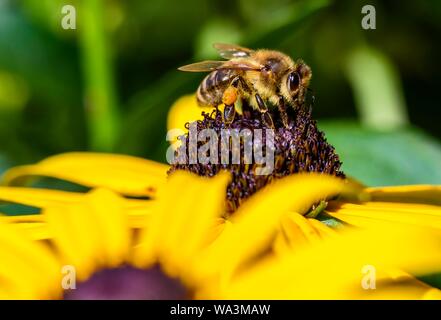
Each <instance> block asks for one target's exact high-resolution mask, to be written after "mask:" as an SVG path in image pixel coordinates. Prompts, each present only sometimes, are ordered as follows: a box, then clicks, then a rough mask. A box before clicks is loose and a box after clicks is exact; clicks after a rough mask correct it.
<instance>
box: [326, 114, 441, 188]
mask: <svg viewBox="0 0 441 320" xmlns="http://www.w3.org/2000/svg"><path fill="white" fill-rule="evenodd" d="M319 127H320V129H322V130H323V131H324V132H325V133H326V137H327V138H328V141H329V142H330V143H331V144H332V145H333V146H334V147H335V149H336V151H337V153H338V154H339V155H340V158H341V161H342V162H343V171H344V172H345V173H346V174H347V175H349V176H352V177H354V178H356V179H358V180H360V181H361V182H363V183H364V184H366V185H369V186H382V185H403V184H441V144H440V143H438V142H437V141H435V140H434V139H432V138H431V137H429V136H427V135H425V134H423V133H422V132H421V131H419V130H417V129H415V128H409V129H402V130H398V131H391V132H379V131H375V130H373V129H366V128H363V127H362V126H360V125H357V124H355V123H351V122H326V121H323V122H319Z"/></svg>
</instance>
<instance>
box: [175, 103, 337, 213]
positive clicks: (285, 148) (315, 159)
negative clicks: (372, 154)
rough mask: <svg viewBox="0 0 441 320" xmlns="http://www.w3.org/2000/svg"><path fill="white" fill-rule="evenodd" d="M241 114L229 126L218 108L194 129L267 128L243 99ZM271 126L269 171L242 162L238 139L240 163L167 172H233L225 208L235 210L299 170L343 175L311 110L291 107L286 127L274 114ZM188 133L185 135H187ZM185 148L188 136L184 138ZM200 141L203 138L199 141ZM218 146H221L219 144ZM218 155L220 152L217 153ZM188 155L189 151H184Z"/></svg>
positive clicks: (179, 167) (190, 166) (177, 167)
mask: <svg viewBox="0 0 441 320" xmlns="http://www.w3.org/2000/svg"><path fill="white" fill-rule="evenodd" d="M243 109H244V111H243V114H242V115H239V114H237V115H236V118H235V120H234V121H233V123H231V124H230V125H229V127H228V126H227V125H226V124H225V123H224V121H223V119H222V113H221V112H220V111H217V110H216V111H214V112H212V113H211V114H207V113H203V117H204V119H203V120H200V121H197V130H198V132H200V130H203V129H207V128H210V129H214V130H215V131H216V133H217V134H218V135H220V132H221V130H222V129H226V128H231V129H239V130H242V129H250V130H253V129H267V128H266V127H265V124H264V123H263V122H262V120H261V116H260V113H259V112H258V111H255V110H253V109H252V108H251V107H250V106H249V105H247V104H246V102H245V103H244V106H243ZM273 117H274V120H275V127H276V128H275V130H274V151H275V152H274V170H273V171H272V172H271V173H270V174H268V175H256V174H255V169H256V167H258V165H256V164H254V163H253V164H251V165H249V164H245V163H244V161H243V142H241V146H240V147H241V162H240V164H221V161H219V162H218V164H207V165H202V164H199V163H198V164H189V163H184V164H182V163H181V164H174V165H172V167H171V169H170V170H169V173H172V172H174V171H176V170H187V171H190V172H193V173H196V174H198V175H200V176H207V177H211V176H214V175H216V174H217V173H218V172H219V171H220V170H225V169H226V170H228V171H230V172H231V173H232V181H231V183H230V184H229V185H228V187H227V199H226V200H227V211H228V213H232V212H234V211H235V210H236V209H237V208H238V207H239V206H240V204H241V203H242V202H243V201H245V200H246V199H247V198H248V197H249V196H251V195H252V194H254V193H255V192H256V191H258V190H259V189H261V188H262V187H264V186H265V185H267V184H268V183H270V182H271V181H272V180H274V179H278V178H281V177H284V176H287V175H291V174H294V173H298V172H322V173H327V174H331V175H335V176H338V177H344V173H343V172H342V171H341V170H340V167H341V162H340V160H339V157H338V155H337V154H336V152H335V150H334V147H333V146H332V145H330V144H329V143H328V142H327V141H326V138H325V135H324V133H323V132H321V131H320V130H319V129H318V128H317V124H316V121H315V120H313V119H312V117H311V111H307V110H305V108H299V109H297V110H293V109H291V110H290V114H289V127H288V128H285V127H284V126H283V124H282V123H281V121H280V119H279V118H277V115H273ZM186 136H187V137H188V135H186ZM184 143H185V144H186V147H187V148H186V150H188V139H185V142H184ZM200 144H201V145H202V144H203V143H202V142H201V143H200ZM218 150H221V149H220V146H219V148H218ZM218 156H219V158H220V155H218ZM187 159H189V155H187Z"/></svg>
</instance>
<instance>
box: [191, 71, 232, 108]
mask: <svg viewBox="0 0 441 320" xmlns="http://www.w3.org/2000/svg"><path fill="white" fill-rule="evenodd" d="M235 75H236V74H235V71H234V70H228V69H219V70H215V71H212V72H211V73H209V74H208V75H207V76H206V77H205V78H204V80H202V82H201V84H200V85H199V88H198V91H197V94H196V95H197V100H198V103H199V105H201V106H217V105H219V104H221V103H222V95H223V93H224V91H225V89H226V88H227V87H228V85H229V84H230V82H231V80H232V78H233V77H234V76H235Z"/></svg>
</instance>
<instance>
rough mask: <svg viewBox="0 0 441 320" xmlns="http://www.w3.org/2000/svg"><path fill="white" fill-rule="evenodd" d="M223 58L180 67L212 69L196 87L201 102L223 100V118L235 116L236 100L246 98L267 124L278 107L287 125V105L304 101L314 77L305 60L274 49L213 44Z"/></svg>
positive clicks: (209, 103) (197, 69)
mask: <svg viewBox="0 0 441 320" xmlns="http://www.w3.org/2000/svg"><path fill="white" fill-rule="evenodd" d="M214 48H215V49H216V50H217V51H218V52H219V54H220V56H221V57H222V58H224V59H227V60H224V61H210V60H208V61H202V62H197V63H193V64H189V65H186V66H183V67H180V68H178V70H181V71H188V72H210V73H209V74H208V75H207V76H206V77H205V78H204V79H203V80H202V82H201V84H200V85H199V88H198V90H197V101H198V104H199V105H200V106H218V105H219V104H221V103H223V104H224V105H225V109H224V121H225V122H226V123H227V124H229V123H231V122H232V121H233V120H234V117H235V114H236V109H235V107H234V104H235V102H236V101H237V99H238V98H239V97H241V98H243V99H246V100H247V101H248V102H249V104H250V105H251V107H252V108H254V109H255V110H258V111H260V112H261V115H262V121H263V122H264V123H265V124H266V126H268V127H270V128H274V122H273V120H272V118H271V116H270V114H269V113H268V106H267V103H269V105H270V107H277V108H278V110H279V112H280V115H281V120H282V122H283V125H284V126H285V127H287V126H288V115H287V109H286V105H290V106H292V107H294V108H297V107H299V106H301V105H302V104H303V103H304V100H305V95H306V90H307V89H308V86H309V82H310V80H311V76H312V72H311V68H310V67H309V66H308V65H306V64H305V63H304V62H303V61H302V60H297V61H296V62H294V61H293V60H292V59H291V58H290V57H288V56H287V55H285V54H283V53H281V52H279V51H273V50H266V49H260V50H252V49H248V48H244V47H240V46H237V45H231V44H222V43H216V44H214Z"/></svg>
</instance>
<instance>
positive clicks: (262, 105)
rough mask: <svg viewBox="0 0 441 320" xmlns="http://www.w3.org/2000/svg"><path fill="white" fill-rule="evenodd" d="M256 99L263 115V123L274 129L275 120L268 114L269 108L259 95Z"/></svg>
mask: <svg viewBox="0 0 441 320" xmlns="http://www.w3.org/2000/svg"><path fill="white" fill-rule="evenodd" d="M255 97H256V102H257V105H258V106H259V111H260V113H261V115H262V121H263V123H265V125H266V126H267V127H269V128H272V129H274V122H273V119H272V118H271V115H270V114H269V112H268V108H267V106H266V105H265V102H264V101H263V100H262V97H261V96H260V95H259V94H258V93H256V95H255Z"/></svg>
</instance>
